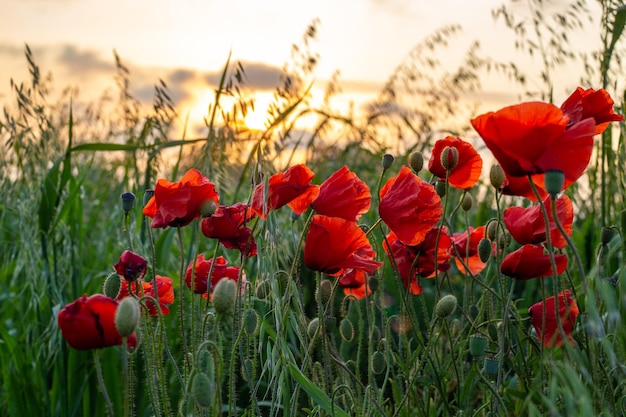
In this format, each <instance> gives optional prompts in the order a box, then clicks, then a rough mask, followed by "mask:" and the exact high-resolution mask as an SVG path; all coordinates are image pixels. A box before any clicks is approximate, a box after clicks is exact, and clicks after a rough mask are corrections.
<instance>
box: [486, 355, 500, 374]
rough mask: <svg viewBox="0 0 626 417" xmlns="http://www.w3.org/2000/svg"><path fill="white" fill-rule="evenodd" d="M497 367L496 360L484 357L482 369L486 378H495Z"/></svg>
mask: <svg viewBox="0 0 626 417" xmlns="http://www.w3.org/2000/svg"><path fill="white" fill-rule="evenodd" d="M499 367H500V364H499V363H498V360H497V359H496V358H494V357H493V356H487V357H485V362H484V364H483V369H484V371H485V373H486V374H487V376H488V377H490V378H493V377H494V376H496V374H497V373H498V369H499Z"/></svg>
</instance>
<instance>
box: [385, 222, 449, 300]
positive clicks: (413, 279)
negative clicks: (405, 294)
mask: <svg viewBox="0 0 626 417" xmlns="http://www.w3.org/2000/svg"><path fill="white" fill-rule="evenodd" d="M438 234H439V242H438V245H437V246H436V243H437V235H438ZM383 247H384V249H385V252H386V253H387V256H388V257H389V260H390V261H391V265H392V266H394V268H395V269H396V271H397V272H398V275H400V277H401V278H402V281H403V282H404V286H405V287H406V288H407V289H408V290H409V291H410V292H411V294H414V295H417V294H421V293H422V286H421V285H420V283H419V281H418V280H417V277H418V276H419V277H422V278H432V277H434V276H435V275H436V274H437V273H439V272H444V271H447V270H448V269H450V263H449V262H450V257H451V255H450V248H451V247H452V239H451V238H450V236H449V235H448V233H447V230H446V229H445V228H444V229H443V230H441V233H440V232H439V227H434V228H432V229H430V231H429V232H428V233H427V234H426V237H425V239H424V241H423V242H422V243H421V244H419V245H415V246H411V245H406V244H405V243H403V242H402V241H401V240H400V239H398V237H397V236H396V235H395V234H394V233H393V232H391V233H389V234H388V235H387V238H386V239H385V242H384V243H383ZM435 255H436V256H437V267H435Z"/></svg>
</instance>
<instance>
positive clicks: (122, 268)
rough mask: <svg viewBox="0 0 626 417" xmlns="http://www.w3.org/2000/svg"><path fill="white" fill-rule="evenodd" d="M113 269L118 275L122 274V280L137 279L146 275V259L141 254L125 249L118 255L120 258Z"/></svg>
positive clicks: (131, 280) (130, 280)
mask: <svg viewBox="0 0 626 417" xmlns="http://www.w3.org/2000/svg"><path fill="white" fill-rule="evenodd" d="M113 269H115V272H117V274H118V275H120V276H122V277H123V278H124V280H126V281H128V282H133V281H136V280H138V279H142V278H143V277H144V275H146V271H147V270H148V261H147V260H146V259H145V258H144V257H143V256H141V255H139V254H136V253H135V252H131V251H129V250H125V251H124V252H122V255H120V259H119V260H118V261H117V263H116V264H115V265H113Z"/></svg>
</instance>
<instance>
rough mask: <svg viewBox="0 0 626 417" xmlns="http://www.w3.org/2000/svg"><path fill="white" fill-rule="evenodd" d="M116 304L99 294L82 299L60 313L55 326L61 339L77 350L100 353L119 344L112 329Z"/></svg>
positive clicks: (134, 342) (134, 340) (129, 341)
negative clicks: (98, 350) (100, 349)
mask: <svg viewBox="0 0 626 417" xmlns="http://www.w3.org/2000/svg"><path fill="white" fill-rule="evenodd" d="M117 306H118V303H117V301H115V300H114V299H112V298H109V297H107V296H105V295H102V294H95V295H92V296H90V297H87V295H83V296H82V297H80V298H79V299H77V300H76V301H74V302H72V303H70V304H68V305H66V306H65V307H63V308H62V309H61V311H59V315H58V317H57V322H58V324H59V328H60V329H61V333H62V334H63V338H65V340H66V341H67V343H68V344H69V345H70V346H71V347H73V348H74V349H78V350H89V349H99V348H104V347H108V346H116V345H121V344H122V336H120V334H119V332H118V331H117V328H116V327H115V312H116V311H117ZM127 344H128V346H129V347H131V348H133V347H135V346H136V345H137V336H135V333H133V334H131V335H130V336H129V337H128V338H127Z"/></svg>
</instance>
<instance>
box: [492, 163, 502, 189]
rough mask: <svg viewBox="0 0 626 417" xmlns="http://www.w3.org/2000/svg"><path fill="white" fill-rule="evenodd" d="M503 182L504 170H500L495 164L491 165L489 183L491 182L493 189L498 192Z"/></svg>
mask: <svg viewBox="0 0 626 417" xmlns="http://www.w3.org/2000/svg"><path fill="white" fill-rule="evenodd" d="M505 180H506V176H505V175H504V170H503V169H502V167H501V166H500V165H497V164H496V165H492V166H491V169H490V170H489V181H490V182H491V185H492V186H493V188H495V189H496V190H499V189H500V188H501V187H502V186H503V185H504V181H505Z"/></svg>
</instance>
